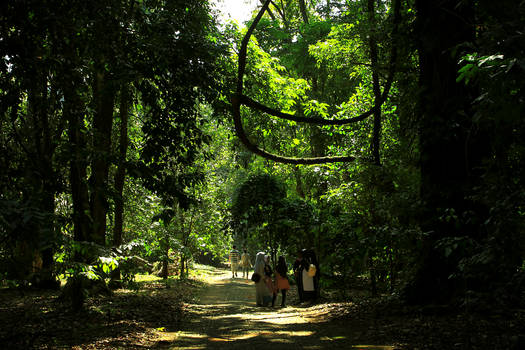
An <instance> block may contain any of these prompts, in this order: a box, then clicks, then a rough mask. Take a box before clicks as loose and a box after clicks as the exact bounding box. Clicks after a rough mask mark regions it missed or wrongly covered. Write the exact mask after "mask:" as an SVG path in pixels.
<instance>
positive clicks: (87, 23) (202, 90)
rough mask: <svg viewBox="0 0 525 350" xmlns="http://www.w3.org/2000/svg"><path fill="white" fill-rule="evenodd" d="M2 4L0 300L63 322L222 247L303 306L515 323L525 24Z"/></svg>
mask: <svg viewBox="0 0 525 350" xmlns="http://www.w3.org/2000/svg"><path fill="white" fill-rule="evenodd" d="M258 6H259V7H258V8H257V9H255V10H254V12H253V16H252V19H251V20H250V21H248V22H247V23H245V24H238V23H236V22H219V21H218V20H217V16H216V13H215V12H214V11H215V10H214V8H213V4H212V3H210V2H209V1H208V0H199V1H182V0H170V1H167V0H111V1H108V0H106V1H99V0H92V1H76V0H71V1H49V0H27V1H17V0H8V1H4V2H2V4H1V5H0V18H1V24H0V276H1V284H2V288H3V289H6V288H15V289H21V290H24V289H27V288H36V289H38V290H45V289H49V288H51V289H53V288H55V289H58V288H61V290H62V293H63V295H64V302H68V303H69V302H71V303H72V304H71V305H72V307H73V308H74V309H81V308H82V306H83V304H84V303H85V298H86V297H88V296H93V297H95V298H96V293H95V292H93V291H94V290H98V291H100V290H106V289H107V288H113V287H119V286H122V285H128V284H130V283H133V280H134V276H135V274H136V273H137V272H141V271H142V272H143V271H149V272H151V271H156V272H157V273H158V274H160V275H161V276H164V277H165V278H167V277H168V276H169V275H173V274H176V275H177V276H178V277H180V278H181V279H184V278H186V277H187V275H188V273H189V272H191V269H192V266H193V263H194V262H199V263H206V264H215V265H218V264H221V263H223V262H224V261H225V259H226V256H227V253H228V251H229V250H230V249H231V246H232V245H233V244H236V245H237V246H238V247H243V246H245V247H247V248H248V250H249V251H250V252H251V254H252V256H255V253H256V252H257V251H260V250H265V251H268V252H271V253H272V255H274V256H276V255H277V254H285V255H286V256H288V257H289V258H288V261H289V262H291V261H293V258H294V257H295V254H296V252H297V251H298V250H299V249H301V248H313V249H314V250H315V252H316V253H317V255H318V257H319V263H320V271H321V288H322V290H321V293H322V291H323V290H324V289H331V290H334V289H336V290H339V291H340V294H341V295H342V296H343V297H344V295H345V293H346V291H347V290H348V289H350V288H352V286H355V285H357V284H363V283H365V285H366V288H367V290H368V291H369V293H370V295H371V296H378V295H382V296H385V295H391V296H394V297H396V298H399V300H402V301H403V302H404V303H407V304H418V305H435V304H440V305H453V306H457V307H467V306H468V307H471V308H479V309H482V308H491V307H498V308H508V307H517V308H525V295H524V293H525V201H524V200H525V188H524V187H525V182H524V181H525V174H524V171H525V164H524V159H525V125H524V123H525V120H524V118H523V116H525V101H524V96H525V90H524V88H525V86H524V85H525V33H524V31H523V23H525V3H524V2H523V1H521V2H520V1H512V0H501V1H493V0H462V1H459V0H456V1H453V0H439V1H438V0H377V1H374V0H274V1H272V2H270V1H261V2H260V4H258Z"/></svg>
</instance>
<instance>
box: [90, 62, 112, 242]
mask: <svg viewBox="0 0 525 350" xmlns="http://www.w3.org/2000/svg"><path fill="white" fill-rule="evenodd" d="M93 99H94V101H95V104H96V111H95V115H94V118H93V152H94V155H93V161H92V165H91V171H92V173H91V178H90V183H91V186H92V191H91V199H90V204H91V217H92V218H93V230H92V232H91V236H90V239H89V241H91V242H94V243H97V244H99V245H102V246H103V245H105V244H106V214H107V211H108V201H107V181H108V170H109V154H110V152H111V129H112V126H113V104H114V99H115V92H114V89H113V86H112V83H111V82H110V81H109V80H108V79H107V78H106V77H105V76H104V74H103V73H101V72H97V73H95V77H94V93H93Z"/></svg>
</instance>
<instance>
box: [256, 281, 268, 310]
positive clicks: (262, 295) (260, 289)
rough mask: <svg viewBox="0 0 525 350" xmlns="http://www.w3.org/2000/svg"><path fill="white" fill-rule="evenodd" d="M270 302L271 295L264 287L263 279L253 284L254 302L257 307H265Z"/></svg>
mask: <svg viewBox="0 0 525 350" xmlns="http://www.w3.org/2000/svg"><path fill="white" fill-rule="evenodd" d="M271 301H272V293H271V292H270V290H269V289H268V286H267V285H266V282H265V279H264V278H261V279H260V280H259V282H257V283H255V302H256V303H257V306H267V305H268V304H269V303H271Z"/></svg>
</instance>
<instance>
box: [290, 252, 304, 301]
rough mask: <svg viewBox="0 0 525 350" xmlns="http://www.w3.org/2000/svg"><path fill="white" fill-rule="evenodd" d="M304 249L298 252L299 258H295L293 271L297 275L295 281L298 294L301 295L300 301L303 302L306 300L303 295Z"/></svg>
mask: <svg viewBox="0 0 525 350" xmlns="http://www.w3.org/2000/svg"><path fill="white" fill-rule="evenodd" d="M303 251H304V249H303V250H299V251H298V252H297V258H296V259H295V261H294V263H293V272H294V277H295V282H296V283H297V294H298V295H299V302H300V303H302V302H303V301H304V296H303V292H304V291H303V269H304V264H303Z"/></svg>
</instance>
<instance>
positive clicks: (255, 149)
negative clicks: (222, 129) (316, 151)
mask: <svg viewBox="0 0 525 350" xmlns="http://www.w3.org/2000/svg"><path fill="white" fill-rule="evenodd" d="M270 3H272V0H266V1H265V2H264V4H263V6H262V7H261V9H260V10H259V12H258V13H257V16H256V17H255V19H254V20H253V22H252V24H251V25H250V27H249V28H248V30H247V32H246V34H245V35H244V37H243V39H242V42H241V47H240V50H239V59H238V71H237V90H236V93H235V95H234V96H233V98H232V106H233V121H234V124H235V131H236V134H237V136H238V137H239V139H240V140H241V142H242V143H243V144H244V145H245V146H246V148H247V149H248V150H249V151H251V152H252V153H254V154H257V155H259V156H261V157H264V158H266V159H270V160H273V161H276V162H279V163H286V164H323V163H336V162H352V161H354V160H355V157H354V156H326V157H313V158H302V157H301V158H295V157H286V156H281V155H278V154H274V153H270V152H268V151H266V150H264V149H262V148H260V147H259V146H257V145H256V144H254V143H253V142H252V141H251V140H250V139H249V138H248V136H247V135H246V132H245V131H244V127H243V125H242V120H241V105H245V106H247V107H250V108H254V109H257V110H259V111H261V112H264V113H267V114H269V115H271V116H274V117H277V118H280V119H285V120H291V121H295V122H300V123H308V124H316V125H346V124H350V123H356V122H360V121H363V120H365V119H366V118H368V117H369V116H371V115H374V114H375V115H376V116H377V115H378V114H380V111H381V106H382V105H383V103H384V102H385V101H386V99H387V97H388V93H389V91H390V88H391V87H392V83H393V81H394V74H395V70H396V69H395V68H396V61H397V46H396V45H395V43H393V44H392V49H391V53H390V61H389V69H388V75H387V79H386V81H385V84H384V87H383V92H382V93H379V92H378V91H379V89H380V87H379V86H376V87H375V89H374V90H375V92H376V98H375V100H374V106H372V107H371V108H370V109H369V110H368V111H366V112H365V113H362V114H360V115H358V116H355V117H352V118H346V119H325V118H320V117H301V116H295V115H293V114H290V113H285V112H281V111H278V110H276V109H273V108H271V107H268V106H265V105H263V104H262V103H260V102H257V101H255V100H253V99H251V98H250V97H248V96H246V95H245V94H244V93H243V88H244V74H245V70H246V56H247V49H248V42H249V40H250V37H251V36H252V34H253V32H254V30H255V28H256V27H257V24H258V23H259V21H260V20H261V18H262V16H263V15H264V13H265V12H266V11H269V5H270ZM400 3H401V1H400V0H394V7H393V13H394V16H393V26H392V40H394V39H395V38H396V36H397V30H398V25H399V22H400V18H401V16H400V12H401V11H400V9H401V4H400ZM371 44H372V45H377V43H375V41H372V42H371ZM371 49H372V50H371V51H374V48H371ZM374 56H376V55H372V57H371V59H372V60H373V61H374V62H371V64H372V68H373V69H375V67H376V66H377V62H376V60H377V57H374ZM374 80H375V81H376V80H377V79H374ZM377 83H378V81H377ZM377 127H380V123H377V122H376V123H374V128H377ZM379 135H380V133H379V130H374V138H379ZM378 143H379V139H374V140H373V144H375V145H377V144H378Z"/></svg>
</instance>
